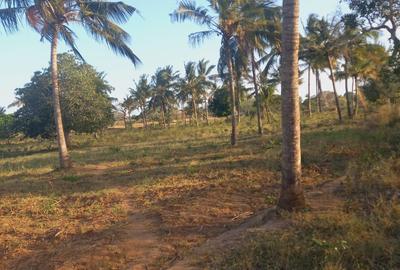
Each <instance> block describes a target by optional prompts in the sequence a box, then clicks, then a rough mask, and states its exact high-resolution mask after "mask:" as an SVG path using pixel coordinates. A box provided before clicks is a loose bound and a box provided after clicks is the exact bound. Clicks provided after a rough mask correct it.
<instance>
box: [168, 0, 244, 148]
mask: <svg viewBox="0 0 400 270" xmlns="http://www.w3.org/2000/svg"><path fill="white" fill-rule="evenodd" d="M207 2H208V3H209V8H205V7H198V6H196V4H195V2H193V1H190V0H183V1H181V2H180V3H179V6H178V8H177V9H176V10H175V11H174V12H173V13H172V14H171V15H170V16H171V19H172V21H173V22H184V21H188V20H189V21H192V22H194V23H196V24H198V25H200V26H205V27H207V30H205V31H201V32H196V33H192V34H190V35H189V40H190V42H191V43H192V44H193V45H197V44H200V43H201V42H203V41H204V40H205V39H206V38H209V37H211V36H212V35H218V36H220V37H221V47H222V51H223V54H222V55H223V56H224V57H225V61H226V66H227V69H228V75H229V78H228V85H229V89H230V99H231V122H232V132H231V144H232V145H236V144H237V136H238V134H237V133H238V130H237V121H236V114H237V111H236V90H235V72H234V66H233V54H232V45H233V44H234V43H235V42H236V36H235V35H236V30H237V25H238V21H240V20H241V19H242V18H241V16H240V15H241V14H240V12H239V10H240V6H241V5H242V3H241V2H242V1H232V0H207ZM211 12H213V13H215V14H216V15H217V16H213V15H211V14H210V13H211Z"/></svg>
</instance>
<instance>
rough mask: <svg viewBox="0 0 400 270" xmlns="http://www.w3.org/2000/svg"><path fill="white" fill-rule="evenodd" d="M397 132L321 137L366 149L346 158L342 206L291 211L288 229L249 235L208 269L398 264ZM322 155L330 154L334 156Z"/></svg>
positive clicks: (399, 188)
mask: <svg viewBox="0 0 400 270" xmlns="http://www.w3.org/2000/svg"><path fill="white" fill-rule="evenodd" d="M363 132H364V133H363ZM399 135H400V133H399V131H398V129H397V128H393V129H390V128H386V127H385V128H383V129H380V130H368V131H366V130H362V129H360V130H354V131H352V132H349V131H348V130H347V131H340V132H338V133H336V134H331V135H328V136H318V135H317V138H329V140H330V141H331V142H332V143H334V144H337V143H338V142H339V141H340V142H341V143H347V147H346V148H347V151H351V152H352V151H355V150H353V149H352V148H356V147H361V148H362V149H363V151H362V153H358V154H357V155H355V156H354V157H353V158H351V159H350V161H349V159H345V160H344V161H345V162H344V163H347V169H346V180H345V181H344V183H343V184H342V186H341V188H340V189H339V190H337V194H336V195H337V197H338V198H337V199H338V200H342V201H344V202H345V203H344V206H343V208H339V209H335V210H334V211H326V212H324V213H314V212H304V213H300V214H295V215H291V218H292V220H293V224H292V226H291V227H290V228H289V229H287V230H281V231H274V232H271V231H265V232H262V231H261V232H260V231H258V232H255V233H250V234H249V237H248V238H247V240H246V241H244V242H243V244H242V246H240V247H238V248H236V249H233V250H232V251H229V252H226V253H225V254H224V255H222V256H221V255H217V256H214V258H213V262H212V263H211V264H210V265H209V267H210V268H211V269H398V268H400V222H399V221H400V169H399V168H400V152H399V151H398V149H399V148H398V144H399V143H400V141H399V140H398V138H399ZM315 138H316V137H313V139H315ZM338 138H340V140H338V141H336V139H338ZM306 151H307V150H306ZM347 151H345V152H347ZM323 153H324V154H326V155H328V156H330V157H332V154H333V153H329V152H323ZM332 168H335V166H334V167H332ZM337 168H340V167H337ZM339 172H340V171H339ZM339 172H338V173H339Z"/></svg>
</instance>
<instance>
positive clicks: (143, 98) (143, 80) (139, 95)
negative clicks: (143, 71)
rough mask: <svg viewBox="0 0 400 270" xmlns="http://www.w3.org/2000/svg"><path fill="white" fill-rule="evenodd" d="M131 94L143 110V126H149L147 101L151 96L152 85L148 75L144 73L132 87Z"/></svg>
mask: <svg viewBox="0 0 400 270" xmlns="http://www.w3.org/2000/svg"><path fill="white" fill-rule="evenodd" d="M130 94H131V96H132V98H133V100H134V101H135V102H136V103H137V104H138V107H139V109H140V111H141V115H142V120H143V127H144V128H146V127H147V102H148V99H149V98H150V96H151V86H150V84H149V82H148V78H147V75H142V76H140V78H139V81H138V82H137V83H135V88H130Z"/></svg>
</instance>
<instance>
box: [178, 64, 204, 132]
mask: <svg viewBox="0 0 400 270" xmlns="http://www.w3.org/2000/svg"><path fill="white" fill-rule="evenodd" d="M177 96H178V98H179V100H180V101H181V102H183V103H185V102H188V101H190V102H191V103H192V104H191V105H192V120H193V121H194V122H195V123H196V126H199V120H198V117H197V100H198V98H199V80H198V78H197V75H196V63H195V62H188V63H186V64H185V74H184V77H183V78H181V79H180V80H179V92H178V94H177Z"/></svg>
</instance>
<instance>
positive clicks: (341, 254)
mask: <svg viewBox="0 0 400 270" xmlns="http://www.w3.org/2000/svg"><path fill="white" fill-rule="evenodd" d="M334 118H335V116H334V115H330V114H324V115H321V116H316V117H313V118H311V119H306V120H304V122H303V128H304V129H303V131H304V132H303V176H304V184H305V189H306V191H307V195H308V197H309V198H310V199H309V207H308V209H307V210H306V211H305V212H304V213H297V214H291V215H292V216H291V218H292V221H291V222H286V221H285V220H287V217H288V216H287V215H288V214H286V213H280V215H277V214H276V213H274V214H273V215H272V216H271V215H270V214H267V216H266V217H267V218H268V217H270V219H271V220H274V222H272V223H271V224H270V225H265V224H268V222H267V221H266V220H265V217H264V221H265V222H262V223H263V224H264V226H260V224H258V223H257V224H255V223H254V224H249V221H251V220H252V218H254V217H258V216H259V215H260V213H261V214H262V213H264V212H265V211H264V212H263V210H264V209H268V208H270V207H273V206H274V205H275V204H276V199H277V196H278V194H279V187H280V185H279V183H280V150H281V142H280V140H281V139H280V134H279V132H278V130H279V129H278V124H276V125H275V126H269V127H268V128H267V129H268V131H267V132H266V135H265V136H263V137H258V136H256V135H255V134H256V125H255V122H254V121H255V120H252V122H250V120H249V119H244V120H243V121H242V123H241V124H240V127H241V134H240V141H239V145H238V146H237V147H231V146H230V144H229V143H228V142H229V141H228V140H229V132H230V129H229V123H227V122H225V121H224V120H223V119H221V120H218V121H215V122H213V123H212V125H210V126H201V127H199V128H195V127H190V126H186V127H185V126H177V127H172V128H170V129H168V130H162V129H149V130H144V129H133V130H122V129H111V130H108V131H107V132H105V133H104V134H103V135H102V136H100V138H99V139H94V138H93V137H91V136H87V135H75V136H73V138H72V151H71V152H72V157H73V160H74V162H75V168H74V169H73V170H72V171H71V172H68V173H65V172H60V171H57V170H55V169H54V168H56V165H57V152H56V149H55V144H54V143H53V142H49V141H36V140H14V141H11V143H7V142H6V141H4V142H1V144H0V157H1V159H0V168H1V169H0V179H1V184H0V196H1V197H0V198H1V199H0V269H168V268H169V267H173V268H172V269H188V266H187V265H188V264H192V263H194V264H195V265H196V264H197V265H200V266H198V267H199V268H198V269H204V268H210V269H267V268H268V267H269V268H268V269H282V267H283V268H285V269H295V268H292V266H293V265H300V266H301V267H300V266H299V269H356V268H359V269H388V268H387V267H389V268H392V269H394V268H397V267H400V264H399V263H400V258H399V254H400V253H399V251H400V247H399V243H400V237H399V235H400V223H399V220H400V218H399V217H400V206H399V199H400V198H399V197H400V193H399V190H400V189H399V188H400V184H399V181H398V180H399V175H400V171H399V168H400V157H399V153H400V129H399V126H398V125H397V126H393V127H386V126H385V127H379V128H377V127H374V128H371V127H369V126H366V125H364V124H362V123H357V122H354V123H344V124H342V125H339V124H338V123H337V122H336V120H334ZM389 193H390V194H389ZM379 209H381V210H379ZM382 209H384V210H382ZM374 211H375V212H374ZM371 213H374V214H371ZM377 213H380V214H379V215H377ZM292 223H293V224H296V226H293V228H292V226H291V224H292ZM253 227H255V228H258V229H254V228H253ZM238 228H239V229H240V228H245V230H239V231H237V232H238V233H234V234H233V235H229V232H232V231H233V232H236V231H235V230H236V229H238ZM251 228H252V229H251ZM294 228H296V229H294ZM272 229H273V230H272ZM271 230H272V231H273V232H271ZM357 232H359V233H360V235H358V234H357ZM239 233H240V234H243V235H248V234H250V235H249V236H248V237H246V238H245V239H246V240H245V241H244V242H243V243H242V241H240V239H236V238H237V237H238V234H239ZM221 235H225V236H226V238H224V237H222V238H221V239H222V241H221V239H220V240H218V236H221ZM338 235H339V236H341V237H337V236H338ZM232 238H235V239H232ZM209 239H213V240H211V242H210V243H215V247H218V249H215V248H214V249H213V245H210V246H207V245H206V244H207V240H209ZM260 239H262V241H261V242H260ZM282 239H284V240H285V241H282ZM332 239H333V240H332ZM229 240H235V241H233V242H230V241H229ZM331 240H332V241H331ZM212 241H216V242H212ZM218 241H219V242H218ZM396 241H397V242H396ZM224 242H226V244H224ZM232 243H234V244H232ZM291 244H293V245H292V246H291V248H290V249H289V248H288V246H287V245H291ZM204 245H206V247H207V252H208V253H207V252H204V248H203V249H202V248H201V247H202V246H203V247H204ZM221 245H222V246H221ZM373 245H376V246H375V248H374V247H373ZM233 248H234V249H233ZM335 250H336V251H335ZM348 250H351V252H347V251H348ZM272 251H274V252H272ZM265 252H267V253H265ZM268 252H269V253H268ZM285 252H286V253H285ZM290 253H292V254H295V256H294V257H295V258H296V259H291V260H288V258H294V257H293V256H290ZM350 253H351V256H350ZM257 254H258V255H257ZM266 254H269V255H266ZM310 256H316V260H315V261H318V262H314V260H307V265H306V262H305V260H304V261H302V258H307V257H308V258H309V257H310ZM374 256H375V257H374ZM195 257H197V260H194V258H195ZM273 258H274V259H273ZM192 259H193V260H192ZM268 260H270V261H268ZM350 261H353V262H354V264H353V265H351V264H350V263H349V262H350ZM182 262H184V263H182ZM199 263H200V264H199ZM285 265H286V267H285ZM378 266H379V267H378ZM304 267H305V268H304ZM327 267H331V268H327ZM335 267H336V268H335ZM341 267H343V268H341ZM193 269H197V268H193Z"/></svg>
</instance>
